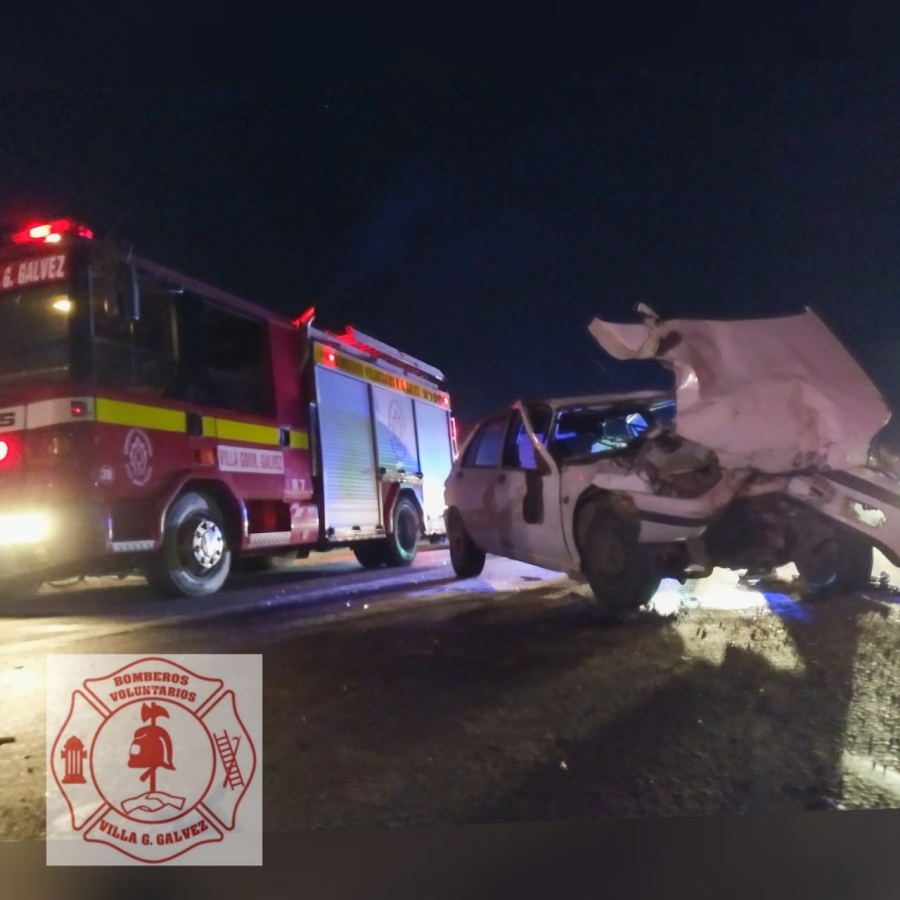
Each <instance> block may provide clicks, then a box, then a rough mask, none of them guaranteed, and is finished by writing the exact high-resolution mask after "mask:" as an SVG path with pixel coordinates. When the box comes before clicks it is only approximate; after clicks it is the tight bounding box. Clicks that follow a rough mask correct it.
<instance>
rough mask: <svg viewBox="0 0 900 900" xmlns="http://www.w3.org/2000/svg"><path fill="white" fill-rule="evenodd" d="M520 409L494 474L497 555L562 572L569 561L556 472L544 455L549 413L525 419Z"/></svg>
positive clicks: (541, 410)
mask: <svg viewBox="0 0 900 900" xmlns="http://www.w3.org/2000/svg"><path fill="white" fill-rule="evenodd" d="M522 408H523V407H519V408H518V409H516V410H515V412H514V413H513V415H512V418H511V421H510V424H509V428H508V430H507V433H506V440H505V441H504V445H503V458H502V461H501V466H500V469H499V471H498V473H497V488H496V504H497V509H498V515H497V517H496V529H497V535H496V539H495V542H496V546H497V551H496V552H497V553H499V554H501V555H503V556H508V557H511V558H512V559H518V560H521V561H522V562H527V563H531V564H532V565H536V566H544V567H545V568H548V569H557V570H566V569H567V568H568V567H569V565H570V563H571V560H572V557H571V555H570V553H569V549H568V546H567V544H566V538H565V534H564V531H563V523H562V515H561V510H560V477H559V469H558V468H557V466H556V464H555V462H554V461H553V460H552V458H551V457H550V455H549V453H547V452H546V449H545V448H546V441H547V433H548V430H549V428H550V423H551V420H552V412H551V410H550V407H548V406H543V405H538V404H536V405H531V406H528V407H527V408H524V409H525V413H526V416H525V418H523V416H522V413H521V411H520V410H521V409H522ZM529 431H530V432H531V433H529ZM535 441H536V442H537V444H538V445H539V446H536V445H535ZM542 451H543V452H542Z"/></svg>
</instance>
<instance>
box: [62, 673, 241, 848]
mask: <svg viewBox="0 0 900 900" xmlns="http://www.w3.org/2000/svg"><path fill="white" fill-rule="evenodd" d="M50 759H51V765H52V775H53V779H54V780H55V783H56V785H57V786H58V787H59V790H60V791H61V792H62V794H63V796H64V798H65V800H66V803H67V805H68V809H69V813H70V817H71V828H72V829H73V831H75V832H76V833H80V834H81V835H82V836H83V838H84V840H85V841H88V842H89V843H99V844H106V845H107V846H109V847H112V848H114V849H115V850H117V851H119V852H121V853H124V854H125V855H126V856H130V857H131V858H133V859H136V860H140V861H143V862H148V863H161V862H166V861H168V860H170V859H174V858H175V857H176V856H181V855H182V854H184V853H186V852H188V851H189V850H192V849H193V848H195V847H198V846H200V845H202V844H208V843H214V842H220V841H222V840H224V839H225V838H226V836H227V834H228V833H229V832H232V831H234V829H235V826H236V823H237V816H238V810H239V807H240V803H241V800H242V799H243V797H244V795H245V794H246V792H247V790H248V788H249V786H250V784H251V783H252V781H253V779H254V777H255V773H256V768H257V754H256V749H255V746H254V742H253V738H252V736H251V735H250V734H249V733H248V732H247V729H246V728H245V727H244V724H243V722H242V721H241V718H240V716H239V714H238V710H237V701H236V697H235V693H234V691H232V690H226V689H225V684H224V682H223V680H222V679H218V678H208V677H205V676H203V675H200V674H198V673H197V672H193V671H190V670H189V669H187V668H185V667H183V666H181V665H179V664H177V663H174V662H172V661H171V660H167V659H162V658H158V657H153V658H145V659H139V660H136V661H134V662H132V663H130V664H129V665H127V666H125V667H123V668H121V669H118V670H116V671H115V672H113V673H111V674H110V675H107V676H105V677H102V678H89V679H87V680H85V681H84V682H83V685H82V689H79V690H76V691H74V692H73V694H72V697H71V704H70V707H69V713H68V716H67V718H66V720H65V722H64V723H63V725H62V728H61V729H60V731H59V732H58V734H57V736H56V741H55V743H54V749H53V752H52V754H51V756H50Z"/></svg>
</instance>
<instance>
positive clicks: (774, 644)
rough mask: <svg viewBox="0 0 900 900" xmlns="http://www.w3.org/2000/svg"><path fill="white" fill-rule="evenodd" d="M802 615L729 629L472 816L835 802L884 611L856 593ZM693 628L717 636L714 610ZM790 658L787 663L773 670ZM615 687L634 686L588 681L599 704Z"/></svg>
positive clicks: (555, 816)
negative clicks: (857, 687)
mask: <svg viewBox="0 0 900 900" xmlns="http://www.w3.org/2000/svg"><path fill="white" fill-rule="evenodd" d="M808 611H809V612H811V615H809V616H807V615H803V616H794V615H785V616H783V617H780V618H776V617H766V618H764V619H760V618H756V619H755V620H750V621H746V620H745V625H744V627H738V628H735V629H734V632H733V634H731V635H726V643H725V647H724V653H723V655H722V657H721V662H719V663H718V664H717V663H716V662H715V661H712V660H710V659H706V660H704V659H702V658H695V659H694V660H693V661H692V662H691V664H690V665H689V666H688V667H687V668H686V669H685V670H683V671H680V672H677V671H676V672H674V673H673V677H672V678H671V679H670V680H668V681H667V683H665V685H664V686H662V687H661V688H660V689H659V690H656V691H654V692H653V693H652V694H651V695H650V696H649V697H647V698H646V699H645V700H644V701H643V702H641V703H639V704H638V705H636V706H634V707H633V708H632V709H630V710H628V711H626V712H624V713H623V714H622V715H620V716H616V717H614V718H612V719H611V720H610V721H608V722H607V723H605V724H604V725H603V726H602V727H600V728H598V729H595V730H592V731H590V732H589V733H587V734H583V735H577V736H572V737H570V738H568V739H567V738H563V739H561V740H560V741H559V742H558V745H557V746H556V747H555V750H556V753H555V755H554V756H553V757H552V758H548V759H546V760H544V761H542V762H541V763H539V764H537V765H535V766H533V767H531V769H530V770H529V771H528V772H527V773H524V774H523V776H522V777H521V778H519V779H518V780H517V782H516V783H515V784H514V785H513V786H511V787H509V788H507V789H504V790H503V791H502V792H501V793H500V794H499V795H497V796H494V797H493V798H492V799H490V800H488V801H487V802H485V803H484V804H482V805H481V806H480V807H479V808H477V809H473V810H472V813H471V815H470V816H469V817H468V821H470V822H472V823H477V822H522V821H552V820H573V819H592V818H605V817H615V818H618V817H632V816H670V815H710V814H741V813H772V812H791V811H794V812H796V811H824V810H829V809H834V808H835V807H836V805H837V803H838V802H839V800H840V798H841V793H842V754H843V751H844V748H845V741H846V732H847V722H848V714H849V710H850V705H851V701H852V699H853V690H854V676H855V668H856V660H857V653H858V649H859V643H860V636H861V629H862V619H863V617H864V616H866V615H868V614H870V613H873V612H874V613H878V614H881V615H884V614H885V607H884V606H883V605H882V604H880V603H878V602H876V601H874V600H871V599H868V598H866V597H862V596H854V597H846V598H840V599H835V600H834V601H832V602H830V603H827V604H822V605H819V604H816V605H814V606H812V607H811V608H809V609H808ZM773 620H774V621H773ZM701 628H702V630H700V629H698V631H699V635H698V638H699V637H700V635H702V636H708V639H709V640H710V641H712V640H713V639H715V635H714V634H713V632H715V631H716V628H717V626H716V623H715V618H714V617H708V618H707V619H706V621H705V623H704V624H703V625H702V626H701ZM729 638H730V639H729ZM700 642H701V643H702V640H701V641H700ZM692 643H693V642H692ZM779 645H781V646H780V649H781V650H782V651H783V652H780V653H779ZM764 646H765V647H766V648H767V649H768V651H769V653H768V654H765V653H763V652H762V648H763V647H764ZM789 653H792V654H794V655H795V659H796V660H797V662H798V665H797V667H796V668H795V669H794V670H793V671H790V670H788V669H786V668H783V667H782V665H783V663H784V659H785V657H786V656H787V655H788V654H789ZM773 654H774V658H779V657H780V661H781V663H782V665H778V666H776V665H774V664H773V662H772V661H771V659H770V658H767V656H768V657H772V656H773ZM610 690H612V691H616V690H625V691H628V690H629V686H628V685H627V684H624V683H622V681H621V680H620V679H615V678H610V677H601V678H599V679H598V680H597V681H596V682H595V684H594V685H593V687H592V691H593V693H594V697H595V698H596V701H597V702H598V703H599V702H602V693H603V692H605V691H610ZM577 730H578V729H577V728H575V729H573V731H577ZM562 762H564V767H561V763H562Z"/></svg>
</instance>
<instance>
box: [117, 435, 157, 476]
mask: <svg viewBox="0 0 900 900" xmlns="http://www.w3.org/2000/svg"><path fill="white" fill-rule="evenodd" d="M124 450H125V474H126V475H127V476H128V480H129V481H130V482H131V483H132V484H135V485H137V486H138V487H143V486H144V485H145V484H147V482H149V481H150V477H151V476H152V475H153V466H152V465H151V464H150V461H151V460H152V459H153V445H152V444H151V443H150V438H149V437H147V434H146V432H144V431H142V430H141V429H140V428H132V429H131V430H130V431H129V432H128V434H127V435H125V447H124Z"/></svg>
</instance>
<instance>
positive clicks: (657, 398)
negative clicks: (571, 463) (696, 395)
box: [525, 391, 675, 409]
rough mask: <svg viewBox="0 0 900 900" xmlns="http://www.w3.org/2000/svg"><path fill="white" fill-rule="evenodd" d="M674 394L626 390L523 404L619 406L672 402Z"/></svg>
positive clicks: (557, 406)
mask: <svg viewBox="0 0 900 900" xmlns="http://www.w3.org/2000/svg"><path fill="white" fill-rule="evenodd" d="M674 400H675V395H674V394H672V393H671V392H668V391H627V392H621V393H616V394H577V395H574V396H569V397H548V398H542V399H537V400H527V401H525V404H526V405H527V406H531V405H532V404H541V403H542V404H544V405H545V406H552V407H553V408H554V409H562V408H564V407H568V406H619V405H620V404H626V403H663V402H667V401H668V402H674Z"/></svg>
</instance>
